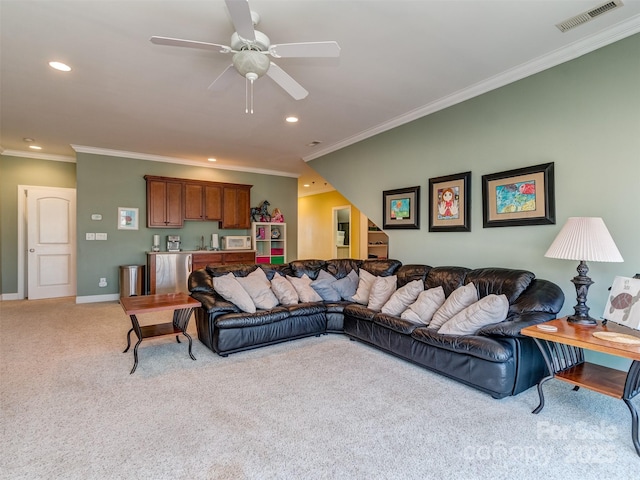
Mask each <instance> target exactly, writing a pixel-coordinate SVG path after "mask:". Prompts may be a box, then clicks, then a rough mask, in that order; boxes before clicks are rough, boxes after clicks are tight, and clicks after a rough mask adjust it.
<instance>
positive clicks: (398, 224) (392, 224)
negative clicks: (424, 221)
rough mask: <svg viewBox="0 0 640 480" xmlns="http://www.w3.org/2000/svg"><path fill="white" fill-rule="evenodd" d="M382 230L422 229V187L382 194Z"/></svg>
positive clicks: (389, 191)
mask: <svg viewBox="0 0 640 480" xmlns="http://www.w3.org/2000/svg"><path fill="white" fill-rule="evenodd" d="M382 212H383V215H384V217H383V224H382V229H383V230H385V229H387V228H407V229H411V228H412V229H418V228H420V187H419V186H417V187H409V188H399V189H396V190H385V191H384V192H382Z"/></svg>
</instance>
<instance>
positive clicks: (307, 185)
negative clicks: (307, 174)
mask: <svg viewBox="0 0 640 480" xmlns="http://www.w3.org/2000/svg"><path fill="white" fill-rule="evenodd" d="M302 186H303V187H310V186H311V185H309V184H308V183H305V184H304V185H302Z"/></svg>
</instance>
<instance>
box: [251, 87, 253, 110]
mask: <svg viewBox="0 0 640 480" xmlns="http://www.w3.org/2000/svg"><path fill="white" fill-rule="evenodd" d="M251 115H253V79H251Z"/></svg>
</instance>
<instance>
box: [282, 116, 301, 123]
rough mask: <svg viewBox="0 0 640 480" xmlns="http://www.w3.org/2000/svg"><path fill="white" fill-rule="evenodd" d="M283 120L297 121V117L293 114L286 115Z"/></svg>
mask: <svg viewBox="0 0 640 480" xmlns="http://www.w3.org/2000/svg"><path fill="white" fill-rule="evenodd" d="M285 120H286V121H287V122H289V123H296V122H297V121H298V117H294V116H293V115H290V116H288V117H287V118H285Z"/></svg>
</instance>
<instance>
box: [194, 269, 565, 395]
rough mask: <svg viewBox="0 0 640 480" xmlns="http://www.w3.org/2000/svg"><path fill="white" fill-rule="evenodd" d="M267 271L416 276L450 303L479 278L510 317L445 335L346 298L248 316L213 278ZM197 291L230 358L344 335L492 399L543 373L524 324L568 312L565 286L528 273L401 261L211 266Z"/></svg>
mask: <svg viewBox="0 0 640 480" xmlns="http://www.w3.org/2000/svg"><path fill="white" fill-rule="evenodd" d="M257 268H262V269H263V270H264V271H265V273H266V275H267V278H268V279H269V280H271V279H272V278H273V276H274V275H290V276H295V277H302V276H303V275H304V274H306V275H308V276H309V277H310V278H311V279H315V278H317V276H318V273H319V272H320V270H325V271H327V272H329V273H330V274H332V275H333V276H334V277H336V278H338V279H339V278H343V277H345V276H347V275H348V274H349V272H350V271H351V270H355V271H356V272H359V270H360V269H361V268H362V269H365V270H366V271H367V272H369V273H371V274H373V275H375V276H389V275H396V276H397V287H398V288H400V287H402V286H404V285H406V284H407V283H409V282H411V281H413V280H421V281H423V282H424V287H425V289H429V288H434V287H438V286H442V287H443V289H444V292H445V295H446V296H447V297H448V296H449V295H450V294H451V293H452V292H453V291H454V290H455V289H456V288H458V287H460V286H463V285H466V284H468V283H471V282H473V284H474V286H475V287H476V289H477V292H478V298H482V297H485V296H486V295H489V294H497V295H501V294H504V295H506V297H507V299H508V301H509V311H508V316H507V319H506V320H504V321H499V320H498V319H497V320H496V322H497V323H495V324H491V325H488V326H485V327H483V328H481V329H480V330H479V331H478V332H476V333H475V334H473V335H445V334H440V333H438V332H437V330H433V329H429V328H427V327H426V326H424V325H422V324H417V323H413V322H410V321H407V320H404V319H402V318H399V317H394V316H390V315H387V314H383V313H380V312H378V311H373V310H371V309H369V308H367V307H366V306H364V305H360V304H356V303H353V302H347V301H337V302H311V303H298V304H296V305H291V306H281V305H278V306H276V307H274V308H272V309H270V310H258V311H256V313H246V312H243V311H241V310H240V309H239V308H238V307H237V306H235V305H234V304H232V303H230V302H228V301H226V300H224V299H223V298H222V297H221V296H220V295H219V294H218V293H217V292H216V291H215V289H214V288H213V281H212V278H213V277H217V276H222V275H226V274H228V273H229V272H232V273H233V274H234V276H236V277H238V276H241V277H242V276H246V275H248V274H249V273H251V272H253V271H254V270H255V269H257ZM189 290H190V292H191V295H192V296H193V297H194V298H196V299H197V300H199V301H200V302H201V303H202V307H200V308H198V309H196V312H195V319H196V325H197V329H198V338H199V339H200V341H202V343H204V344H205V345H206V346H207V347H208V348H210V349H211V350H212V351H214V352H216V353H218V354H219V355H222V356H226V355H228V354H230V353H234V352H239V351H242V350H247V349H251V348H256V347H262V346H265V345H270V344H274V343H278V342H283V341H287V340H292V339H296V338H302V337H307V336H313V335H321V334H325V333H344V334H346V335H348V336H349V337H350V338H351V339H354V340H358V341H361V342H364V343H367V344H369V345H372V346H374V347H376V348H379V349H381V350H384V351H385V352H388V353H390V354H393V355H396V356H398V357H401V358H403V359H405V360H408V361H410V362H413V363H415V364H418V365H421V366H423V367H425V368H427V369H429V370H433V371H436V372H439V373H441V374H443V375H446V376H448V377H451V378H454V379H456V380H458V381H460V382H463V383H465V384H467V385H470V386H472V387H475V388H477V389H479V390H481V391H484V392H486V393H488V394H490V395H491V396H493V397H494V398H503V397H506V396H509V395H516V394H518V393H520V392H522V391H524V390H526V389H528V388H530V387H531V386H533V385H535V384H536V383H537V382H538V380H540V379H541V378H542V377H543V376H544V374H545V365H544V361H543V359H542V357H541V355H540V353H539V351H538V349H537V347H536V346H535V344H534V342H533V340H532V339H531V338H528V337H523V336H521V335H520V330H521V329H522V328H524V327H526V326H529V325H534V324H537V323H542V322H545V321H547V320H550V319H553V318H555V316H556V314H557V313H558V312H559V311H560V309H561V308H562V304H563V302H564V295H563V293H562V290H561V289H560V288H559V287H558V286H557V285H555V284H554V283H551V282H549V281H547V280H541V279H536V278H535V275H534V274H533V273H531V272H528V271H524V270H512V269H505V268H479V269H473V270H472V269H469V268H464V267H431V266H429V265H402V264H401V262H399V261H398V260H354V259H335V260H326V261H325V260H297V261H294V262H291V263H288V264H285V265H225V266H211V265H210V266H207V268H206V269H202V270H197V271H194V272H193V273H192V274H191V276H190V278H189Z"/></svg>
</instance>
